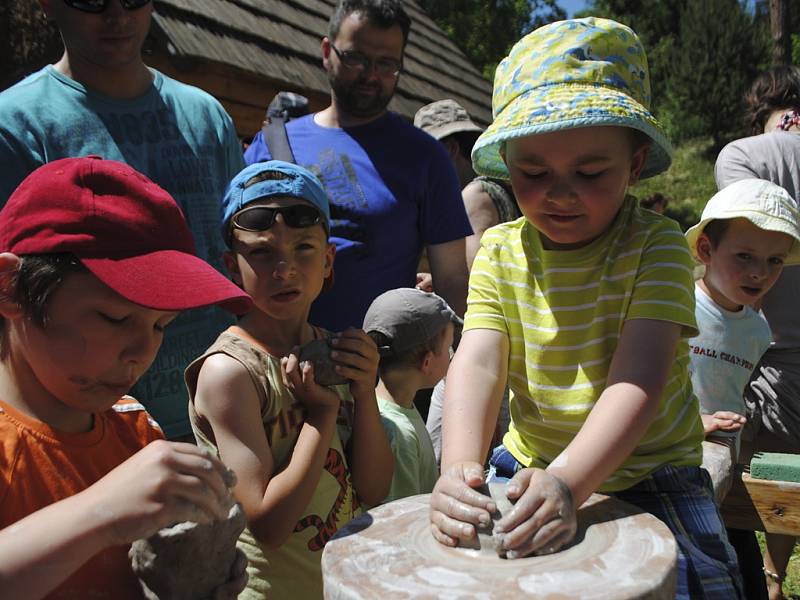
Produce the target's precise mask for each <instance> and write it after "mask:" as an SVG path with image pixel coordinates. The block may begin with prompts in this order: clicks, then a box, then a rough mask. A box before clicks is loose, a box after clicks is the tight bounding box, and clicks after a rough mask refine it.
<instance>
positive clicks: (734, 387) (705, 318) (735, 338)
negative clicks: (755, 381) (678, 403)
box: [689, 285, 772, 437]
mask: <svg viewBox="0 0 800 600" xmlns="http://www.w3.org/2000/svg"><path fill="white" fill-rule="evenodd" d="M694 292H695V301H696V304H695V318H696V319H697V327H698V329H699V330H700V334H699V335H698V336H697V337H693V338H691V339H690V340H689V358H690V367H689V368H690V370H691V374H692V387H693V389H694V393H695V395H696V396H697V399H698V400H699V401H700V412H701V413H703V414H707V415H710V414H713V413H715V412H716V411H718V410H729V411H733V412H736V413H739V414H740V415H744V413H745V407H744V399H743V398H742V393H743V391H744V386H745V385H746V384H747V382H748V381H749V380H750V375H751V373H752V372H753V369H754V368H755V366H756V364H758V361H759V360H760V359H761V356H762V355H763V354H764V352H766V350H767V348H768V347H769V343H770V341H771V339H772V336H771V334H770V329H769V325H768V324H767V321H766V319H764V317H763V316H762V315H761V314H760V313H757V312H756V311H754V310H753V309H752V308H750V307H749V306H745V307H743V308H742V309H741V310H739V311H737V312H731V311H729V310H725V309H724V308H722V307H721V306H719V305H718V304H717V303H716V302H714V301H713V300H712V299H711V298H710V297H709V296H708V294H706V293H705V292H704V291H703V290H702V289H701V288H700V287H699V286H697V285H695V290H694ZM719 433H720V434H721V435H729V436H731V437H733V436H735V435H736V434H735V433H730V434H726V433H725V432H719ZM715 435H716V434H715Z"/></svg>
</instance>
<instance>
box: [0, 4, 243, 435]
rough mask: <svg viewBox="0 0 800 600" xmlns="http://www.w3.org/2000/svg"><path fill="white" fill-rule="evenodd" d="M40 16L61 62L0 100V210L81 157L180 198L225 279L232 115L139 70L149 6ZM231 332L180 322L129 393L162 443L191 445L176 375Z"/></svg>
mask: <svg viewBox="0 0 800 600" xmlns="http://www.w3.org/2000/svg"><path fill="white" fill-rule="evenodd" d="M88 4H89V3H82V4H81V6H85V5H88ZM41 5H42V7H43V9H44V11H45V13H46V14H47V16H48V18H49V19H51V20H54V21H55V23H56V24H57V25H58V28H59V30H60V32H61V37H62V39H63V41H64V47H65V50H64V54H63V56H62V57H61V59H60V60H59V61H58V62H57V63H56V64H54V65H48V66H46V67H45V68H43V69H42V70H40V71H38V72H36V73H33V74H32V75H30V76H28V77H27V78H26V79H24V80H22V81H21V82H19V83H17V84H16V85H14V86H13V87H11V88H9V89H8V90H6V91H4V92H3V93H0V207H2V206H3V205H5V202H6V200H7V199H8V197H9V195H10V194H11V192H12V191H13V190H14V189H15V188H16V187H17V185H18V184H19V183H20V182H21V181H22V180H23V179H24V178H25V177H26V176H27V175H28V174H29V173H31V172H32V171H33V170H34V169H36V168H37V167H39V166H40V165H42V164H44V163H47V162H50V161H53V160H56V159H59V158H66V157H72V156H85V155H87V154H98V155H100V156H102V157H103V158H108V159H114V160H119V161H124V162H126V163H128V164H130V165H131V166H132V167H134V168H135V169H136V170H138V171H140V172H142V173H144V174H145V175H147V176H148V177H150V178H151V179H152V180H153V181H155V182H156V183H158V184H159V185H160V186H161V187H163V188H164V189H166V190H167V191H168V192H169V193H170V194H171V195H172V196H173V197H174V198H175V200H176V201H177V202H178V204H179V205H180V206H181V208H182V209H183V212H184V215H185V216H186V219H187V221H188V222H189V226H190V227H191V229H192V233H193V235H194V239H195V244H196V246H197V254H198V256H200V257H201V258H203V259H205V260H207V261H208V262H209V263H211V264H212V265H213V266H215V267H217V269H219V270H220V271H222V252H223V249H224V245H223V242H222V238H221V235H220V233H219V231H218V223H219V200H220V198H221V197H222V194H223V192H224V190H225V186H226V184H227V183H228V181H230V179H232V178H233V176H234V175H235V174H236V173H238V172H239V170H240V169H241V168H242V167H243V166H244V164H243V160H242V154H241V145H240V143H239V140H238V138H237V136H236V131H235V130H234V127H233V123H232V121H231V119H230V117H229V116H228V114H227V113H226V112H225V110H224V109H223V108H222V106H221V105H220V104H219V102H217V101H216V100H215V99H214V98H212V97H211V96H210V95H208V94H206V93H205V92H203V91H201V90H199V89H197V88H194V87H191V86H188V85H184V84H182V83H179V82H177V81H175V80H174V79H170V78H169V77H166V76H164V75H163V74H161V73H159V72H158V71H155V70H154V69H150V68H148V67H147V66H146V65H145V64H144V62H143V61H142V55H141V49H142V44H143V43H144V40H145V37H146V36H147V32H148V30H149V28H150V18H151V14H152V10H153V8H152V3H151V2H150V1H149V0H138V1H134V2H130V3H128V6H132V8H124V7H123V4H122V3H121V2H119V1H118V0H111V1H110V2H106V3H105V7H103V6H102V5H100V8H101V12H86V11H85V9H83V10H82V9H79V8H76V7H74V6H73V3H72V2H71V1H61V0H58V1H56V0H41ZM136 5H138V6H136ZM200 284H201V282H198V285H200ZM231 322H232V321H231V320H230V317H228V316H227V315H225V314H223V312H222V311H221V310H219V309H217V308H208V309H200V310H193V311H187V312H186V313H183V314H182V315H181V316H180V317H179V318H178V319H177V320H176V321H175V322H174V323H173V324H171V325H170V326H169V327H168V328H167V330H166V333H165V335H164V341H163V344H162V346H161V350H160V352H159V353H158V356H157V357H156V359H155V361H154V363H153V365H152V366H151V367H150V369H149V370H148V372H147V374H146V375H145V376H144V377H143V378H142V379H140V380H139V383H138V384H137V386H136V387H135V388H134V390H133V392H132V394H133V395H134V396H136V397H137V398H138V399H139V400H140V401H141V402H142V403H143V404H144V405H145V406H146V407H147V409H148V410H149V411H150V412H151V414H152V415H153V416H154V417H155V419H156V420H157V421H158V422H159V424H160V425H161V426H162V428H163V429H164V432H165V434H166V435H167V437H169V438H171V439H176V438H178V439H179V438H182V437H185V436H191V428H190V426H189V420H188V415H187V406H188V396H187V394H186V389H185V387H184V385H183V370H184V368H185V367H186V365H188V364H189V362H191V361H192V360H193V359H194V358H195V357H197V356H199V355H200V354H202V353H203V351H204V350H205V349H206V348H207V347H208V346H209V345H210V344H211V342H213V341H214V339H215V338H216V337H217V335H218V334H219V332H220V331H222V330H223V329H225V327H227V326H228V325H229V324H230V323H231ZM133 368H134V369H135V368H136V367H135V366H134V367H133Z"/></svg>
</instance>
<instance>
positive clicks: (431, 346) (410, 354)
mask: <svg viewBox="0 0 800 600" xmlns="http://www.w3.org/2000/svg"><path fill="white" fill-rule="evenodd" d="M446 331H447V327H442V329H441V330H440V331H439V332H438V333H437V334H436V335H435V336H433V337H432V338H431V339H429V340H428V341H426V342H423V343H422V344H420V345H418V346H414V347H413V348H411V349H409V350H406V351H405V352H401V353H400V354H392V355H391V356H382V357H381V361H380V364H379V365H378V371H379V372H380V375H381V377H383V376H384V373H386V372H387V371H391V370H394V369H399V368H403V367H405V368H408V367H412V368H416V367H418V366H419V362H420V361H421V360H422V358H423V357H424V356H425V354H427V353H428V352H433V353H436V351H437V350H439V346H441V344H442V340H443V339H444V336H445V332H446ZM369 335H370V337H371V338H372V339H373V340H374V341H375V343H376V344H377V345H378V347H379V348H380V347H382V346H391V340H390V339H389V338H388V337H387V336H385V335H384V334H382V333H379V332H377V331H372V332H370V334H369Z"/></svg>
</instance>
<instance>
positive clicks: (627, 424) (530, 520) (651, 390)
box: [498, 319, 681, 557]
mask: <svg viewBox="0 0 800 600" xmlns="http://www.w3.org/2000/svg"><path fill="white" fill-rule="evenodd" d="M680 331H681V326H680V325H678V324H676V323H670V322H667V321H657V320H652V319H632V320H629V321H627V322H626V323H625V325H624V326H623V328H622V334H621V336H620V340H619V344H618V346H617V349H616V351H615V352H614V358H613V359H612V361H611V367H610V369H609V374H608V379H607V383H606V388H605V390H604V391H603V393H602V394H601V395H600V398H599V399H598V400H597V403H596V404H595V406H594V408H593V409H592V411H591V413H590V414H589V417H588V418H587V419H586V422H585V423H584V424H583V426H582V427H581V429H580V431H579V432H578V434H577V435H576V436H575V437H574V438H573V440H572V442H570V444H569V445H568V446H567V447H566V448H565V449H564V451H563V452H561V454H560V455H559V456H558V457H556V459H555V460H554V461H553V462H552V463H551V464H550V466H549V467H548V468H547V469H546V470H545V471H542V470H541V469H523V470H522V471H520V472H519V473H517V475H515V476H514V478H513V479H512V480H511V482H510V483H509V490H508V496H509V498H511V499H512V500H514V499H518V500H517V502H516V505H515V507H514V510H513V511H512V513H511V514H510V515H509V516H508V517H505V518H504V519H503V520H502V521H501V522H500V523H499V524H498V527H499V528H500V529H501V530H505V531H507V532H508V533H507V535H506V539H505V546H506V548H509V549H513V550H514V552H513V553H512V554H511V556H512V557H513V556H525V555H527V554H530V553H531V552H534V551H538V552H540V553H541V552H554V551H556V550H558V549H559V548H560V547H561V546H563V545H564V544H565V543H567V542H569V541H570V540H571V539H572V538H573V537H574V535H575V530H576V522H575V512H576V509H577V507H579V506H580V505H581V504H583V502H584V501H585V500H586V499H587V498H588V497H589V496H590V495H591V494H592V493H593V492H594V491H595V490H596V489H597V488H598V487H599V486H600V485H601V484H602V483H603V482H604V481H605V480H606V479H607V478H608V477H609V476H610V475H611V474H612V473H613V472H614V471H615V470H616V469H617V468H618V467H619V466H620V465H621V464H622V463H623V462H624V461H625V459H626V458H628V456H630V454H631V453H632V452H633V450H634V449H635V448H636V446H637V444H638V443H639V441H640V439H641V438H642V436H643V435H644V434H645V432H646V431H647V429H648V427H649V426H650V424H651V423H652V421H653V419H654V418H655V415H656V413H657V412H658V406H659V401H660V399H661V394H662V392H663V390H664V387H665V385H666V382H667V377H668V376H669V372H670V369H671V366H672V363H673V361H674V359H675V350H676V346H677V343H678V340H679V338H680Z"/></svg>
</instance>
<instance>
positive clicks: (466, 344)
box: [430, 329, 509, 546]
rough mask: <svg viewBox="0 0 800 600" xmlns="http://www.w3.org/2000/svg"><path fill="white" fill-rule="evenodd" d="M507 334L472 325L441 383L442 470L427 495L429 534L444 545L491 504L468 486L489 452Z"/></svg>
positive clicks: (465, 536)
mask: <svg viewBox="0 0 800 600" xmlns="http://www.w3.org/2000/svg"><path fill="white" fill-rule="evenodd" d="M508 352H509V346H508V336H507V335H506V334H505V333H502V332H500V331H495V330H491V329H473V330H470V331H467V332H466V333H465V334H464V335H463V337H462V338H461V343H460V344H459V346H458V350H457V351H456V354H455V356H454V357H453V361H452V362H451V363H450V369H449V371H448V373H447V385H446V386H445V402H444V406H443V409H442V429H443V436H442V440H443V443H442V475H441V477H440V478H439V481H437V482H436V487H435V488H434V490H433V494H432V496H431V517H430V519H431V524H432V530H433V535H434V537H435V538H436V539H437V540H438V541H439V542H441V543H442V544H445V545H448V546H456V545H458V542H459V540H463V541H466V540H469V539H471V538H473V537H475V535H476V531H475V526H476V525H478V524H480V523H488V522H489V519H490V513H491V512H494V510H495V506H494V502H492V501H491V500H490V499H489V498H488V497H486V496H484V495H483V494H480V493H479V492H477V491H475V490H474V489H472V488H475V487H478V486H480V485H481V484H482V483H483V481H484V476H483V463H484V461H485V460H486V455H487V454H488V451H489V441H490V440H491V437H492V433H493V432H494V428H495V423H496V422H497V415H498V413H499V411H500V402H501V401H502V399H503V388H504V387H505V382H506V378H507V374H508Z"/></svg>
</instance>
